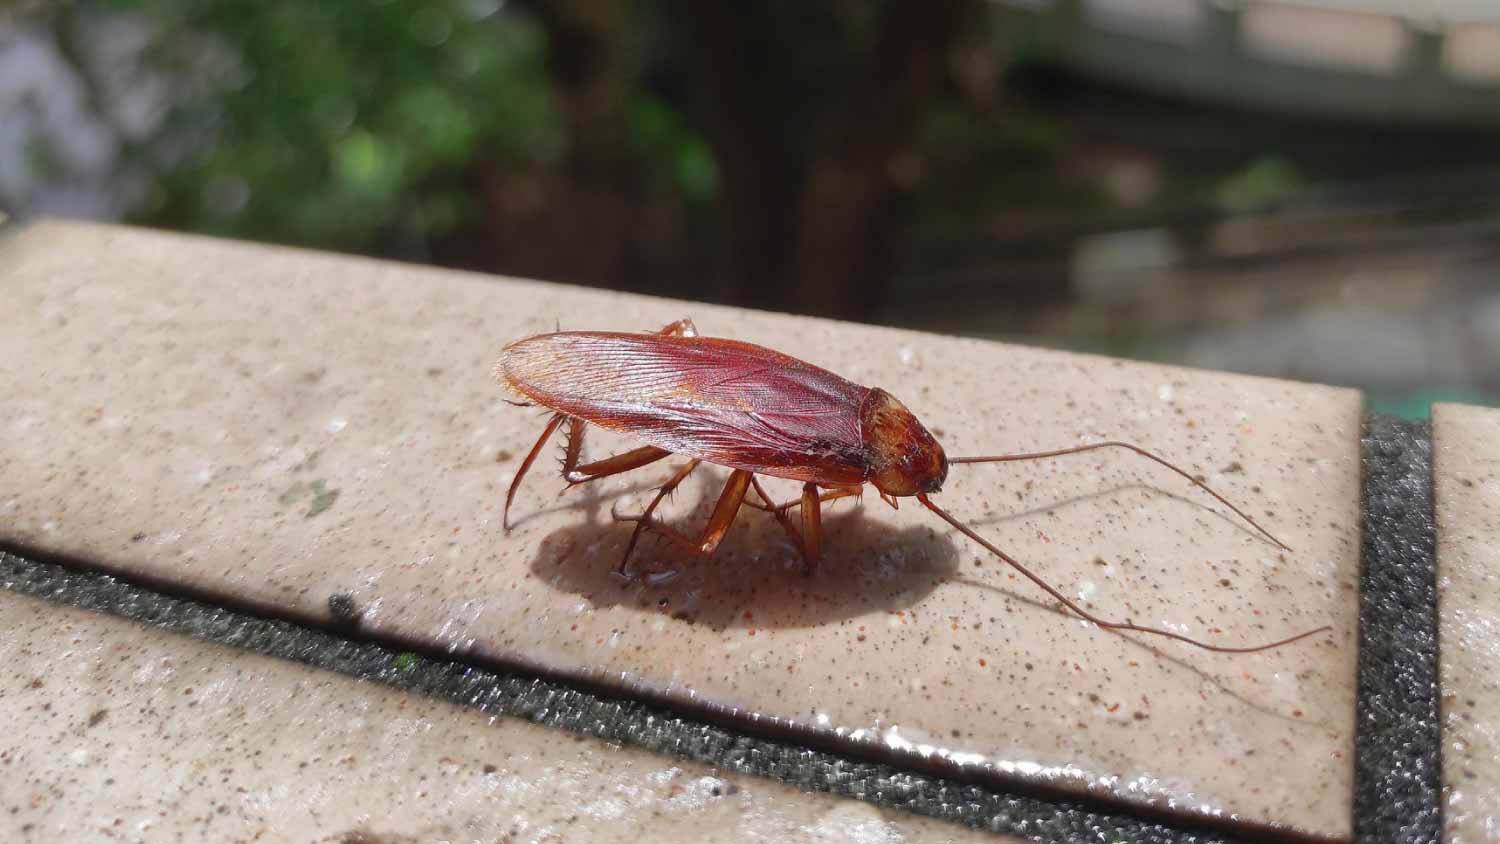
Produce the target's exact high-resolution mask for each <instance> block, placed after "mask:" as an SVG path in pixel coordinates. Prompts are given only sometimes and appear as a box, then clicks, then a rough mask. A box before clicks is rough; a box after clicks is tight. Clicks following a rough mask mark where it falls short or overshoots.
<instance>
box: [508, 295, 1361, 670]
mask: <svg viewBox="0 0 1500 844" xmlns="http://www.w3.org/2000/svg"><path fill="white" fill-rule="evenodd" d="M495 377H496V378H497V379H498V380H499V381H500V382H501V383H502V384H504V385H506V386H508V387H509V388H510V389H512V390H513V391H515V392H516V393H517V394H519V395H520V396H521V397H522V399H523V401H522V402H520V404H535V405H540V406H542V407H544V408H546V409H547V410H549V411H551V413H552V416H551V418H550V419H549V420H548V422H547V424H546V426H545V428H543V430H542V434H541V436H540V437H538V438H537V441H536V444H535V445H533V446H532V447H531V451H530V452H528V453H527V454H526V456H525V458H523V459H522V460H521V466H520V468H519V469H518V470H517V471H516V474H515V479H514V480H513V481H512V482H511V485H510V489H509V490H508V491H507V492H506V495H505V510H504V516H503V518H502V524H503V525H504V527H505V529H506V530H507V531H508V530H509V529H510V506H511V502H512V501H514V500H515V497H516V490H517V489H518V488H519V487H520V486H521V480H522V479H523V478H524V477H526V472H527V471H528V470H529V469H530V468H531V465H532V463H534V462H535V461H536V458H537V455H538V454H539V453H540V452H541V450H542V448H543V447H544V446H545V445H546V443H547V441H548V440H549V439H550V438H551V437H552V435H553V434H554V433H556V431H557V429H558V428H559V427H561V426H562V425H563V424H564V423H567V426H568V433H567V447H566V450H565V452H564V456H563V467H562V475H563V479H564V480H565V481H566V482H567V487H566V488H565V490H566V489H571V488H573V487H576V486H577V485H579V484H584V483H588V482H589V481H595V480H598V479H600V478H606V477H609V476H611V475H618V474H620V473H622V472H628V471H631V470H633V469H639V468H641V467H642V466H647V465H649V464H652V463H655V462H656V461H658V460H661V459H663V458H665V457H667V456H668V455H672V454H678V455H682V456H685V457H687V458H688V459H687V462H686V463H684V464H683V465H682V466H681V467H680V468H679V469H677V470H676V471H675V472H673V473H672V475H671V476H670V477H669V478H668V479H667V481H666V483H664V484H663V485H662V486H660V487H659V488H658V489H657V490H656V495H655V497H654V498H652V499H651V503H650V504H649V505H647V506H646V509H645V510H644V511H642V512H641V514H640V515H637V516H630V515H621V514H619V513H617V512H614V511H613V510H612V511H611V512H612V514H613V516H614V518H615V519H616V520H617V521H622V522H634V523H635V530H634V532H633V533H632V534H631V536H630V542H629V543H628V544H627V545H626V548H625V555H624V557H623V558H622V559H621V560H620V565H619V566H618V568H617V569H616V570H617V572H618V573H619V574H621V575H623V576H626V577H630V575H629V573H628V572H629V568H628V567H629V563H630V556H631V553H632V552H633V551H634V550H635V546H636V543H637V541H638V540H639V539H640V537H641V535H642V533H644V532H646V531H651V532H653V533H655V534H658V535H660V536H662V537H664V538H666V539H667V540H670V541H672V542H674V543H676V544H678V545H681V546H683V547H685V548H687V549H689V550H691V551H693V552H695V553H697V554H700V555H702V556H705V557H708V556H711V555H712V554H713V553H714V551H715V549H717V548H718V547H719V543H720V542H722V541H723V539H724V535H725V533H727V532H728V530H729V526H730V525H731V524H733V522H734V519H735V516H736V514H738V512H739V510H740V507H741V506H742V505H748V506H750V507H753V508H756V509H759V510H764V511H766V512H769V513H770V514H771V515H772V516H774V517H775V519H776V520H777V522H779V523H780V524H781V526H782V527H783V528H784V529H785V530H786V533H787V535H788V536H789V537H791V540H792V542H793V543H794V544H795V545H796V546H797V547H798V548H799V549H800V551H801V554H802V559H803V561H804V563H805V565H806V566H807V569H808V570H809V571H811V570H812V569H813V567H815V566H816V565H817V563H818V559H819V557H820V556H821V553H822V521H821V519H822V506H823V505H824V504H826V503H828V502H830V501H835V500H837V499H841V498H848V497H857V496H859V495H861V494H862V492H863V490H864V485H865V484H867V483H868V484H871V485H873V486H874V487H875V489H876V491H877V492H878V493H879V495H880V497H881V499H882V500H884V501H885V502H886V503H887V504H890V505H891V506H892V507H896V506H899V504H898V500H899V499H901V498H909V497H915V498H916V499H917V501H918V502H920V503H921V504H922V506H923V507H926V508H927V509H928V510H931V511H932V512H933V513H935V514H937V516H938V518H940V519H942V520H943V521H945V522H947V523H948V524H949V525H952V526H953V528H954V529H955V530H957V531H958V532H960V533H962V534H963V535H964V536H967V537H968V538H969V539H972V540H973V541H974V542H976V543H978V544H979V545H980V546H981V547H983V548H984V549H985V550H987V551H989V552H990V553H991V554H994V555H995V556H996V557H999V558H1000V559H1001V560H1003V561H1005V562H1006V563H1008V564H1009V565H1010V566H1012V567H1013V568H1015V570H1016V571H1018V572H1020V573H1021V574H1022V575H1024V576H1025V577H1026V578H1027V579H1028V580H1030V581H1031V582H1032V583H1035V584H1036V585H1037V586H1038V587H1040V588H1041V589H1042V590H1043V591H1045V592H1046V593H1047V594H1048V595H1051V596H1052V598H1053V599H1054V600H1056V601H1058V602H1060V603H1061V604H1062V605H1063V606H1065V607H1067V608H1068V609H1070V610H1072V611H1073V612H1075V613H1077V614H1078V615H1079V616H1080V617H1081V618H1084V619H1086V620H1088V621H1090V622H1092V623H1094V624H1096V625H1098V626H1099V627H1102V628H1106V629H1109V630H1120V631H1133V632H1137V633H1149V634H1152V635H1156V636H1165V637H1167V638H1170V639H1176V640H1178V641H1180V642H1186V643H1188V644H1190V645H1195V646H1197V647H1200V648H1203V649H1205V650H1210V651H1219V652H1223V653H1251V652H1254V651H1263V650H1268V649H1271V648H1276V647H1280V646H1282V645H1286V644H1290V643H1292V642H1295V641H1297V640H1299V639H1305V638H1307V637H1309V636H1313V635H1316V634H1318V633H1322V632H1324V631H1326V630H1330V629H1332V628H1330V627H1329V626H1327V625H1325V626H1323V627H1319V628H1316V629H1314V630H1308V631H1306V632H1303V633H1299V634H1297V635H1295V636H1288V637H1287V638H1285V639H1280V640H1278V641H1275V642H1270V643H1268V644H1264V645H1256V646H1253V647H1227V646H1223V645H1214V644H1211V643H1208V642H1202V641H1199V640H1197V639H1193V638H1191V637H1188V636H1184V635H1182V634H1180V633H1175V632H1172V631H1170V630H1162V629H1159V628H1155V627H1146V626H1142V625H1139V624H1133V623H1130V622H1122V621H1107V620H1105V619H1102V618H1099V617H1098V616H1096V615H1094V614H1093V613H1090V612H1088V611H1087V610H1085V609H1083V608H1082V607H1080V606H1078V604H1077V603H1075V602H1074V601H1072V600H1070V599H1069V598H1068V597H1067V596H1066V595H1064V594H1062V593H1061V592H1059V591H1058V590H1057V589H1055V588H1053V587H1052V586H1051V585H1050V584H1048V583H1047V582H1046V581H1045V580H1043V579H1042V578H1041V577H1039V576H1038V575H1037V574H1035V573H1034V572H1032V571H1031V569H1029V568H1027V567H1026V566H1025V565H1022V564H1021V562H1020V561H1019V560H1017V559H1015V558H1014V557H1012V556H1011V555H1009V554H1007V553H1005V552H1004V551H1002V550H1000V549H999V548H998V547H996V546H995V545H994V544H993V543H991V542H990V541H989V540H987V539H985V538H984V537H982V536H980V535H979V534H978V533H977V532H975V531H974V530H973V529H972V528H970V527H969V526H968V525H966V524H964V523H963V522H960V521H959V520H958V519H957V518H955V517H954V516H953V515H951V514H950V513H948V511H946V510H944V509H942V508H941V507H939V506H938V505H937V504H935V503H933V501H932V498H931V497H930V496H932V495H933V494H935V493H937V492H938V491H940V490H941V489H942V488H943V482H944V480H945V479H946V478H947V477H948V467H949V466H952V465H955V464H971V463H1000V462H1009V461H1019V460H1039V459H1042V458H1048V457H1060V456H1063V455H1068V454H1078V453H1081V452H1085V451H1093V450H1095V449H1102V448H1119V449H1125V450H1128V451H1131V452H1133V453H1135V454H1137V455H1140V456H1141V457H1144V458H1146V459H1148V460H1152V461H1154V462H1156V463H1158V464H1160V465H1162V466H1164V467H1166V468H1167V469H1170V470H1171V471H1173V472H1176V473H1177V474H1178V475H1181V476H1182V477H1184V478H1186V479H1187V480H1188V481H1189V482H1191V483H1192V484H1193V485H1194V486H1197V487H1198V488H1200V489H1202V490H1203V491H1204V492H1206V493H1207V494H1208V495H1210V496H1212V497H1213V498H1214V499H1215V500H1217V501H1218V502H1219V503H1220V504H1222V505H1224V506H1225V507H1228V508H1229V509H1230V510H1232V511H1233V512H1234V513H1235V514H1236V515H1238V516H1239V517H1240V518H1242V519H1244V520H1245V521H1246V522H1248V523H1249V524H1250V525H1251V526H1253V527H1254V528H1255V529H1256V531H1258V532H1259V533H1260V534H1261V535H1262V536H1264V537H1265V538H1266V539H1267V540H1268V541H1270V542H1272V543H1274V544H1275V545H1277V546H1278V547H1280V548H1282V549H1284V550H1287V551H1290V550H1291V549H1290V548H1288V547H1287V545H1286V544H1285V543H1283V542H1282V541H1281V540H1279V539H1277V538H1276V537H1275V536H1273V535H1272V534H1271V532H1270V531H1268V530H1266V529H1265V528H1263V527H1261V526H1260V524H1259V523H1257V522H1256V521H1255V520H1254V519H1252V518H1251V517H1250V516H1249V515H1248V514H1246V513H1245V512H1244V511H1243V510H1241V509H1240V508H1238V507H1236V506H1235V505H1233V504H1232V503H1230V502H1229V501H1228V500H1227V499H1225V498H1224V497H1223V496H1222V495H1220V494H1218V493H1217V492H1215V491H1214V490H1212V489H1210V488H1209V487H1208V485H1207V484H1205V483H1203V482H1202V481H1201V480H1199V479H1197V478H1195V477H1193V476H1192V475H1189V474H1188V473H1187V472H1185V471H1183V470H1182V469H1180V468H1178V467H1177V466H1176V465H1174V464H1172V463H1170V462H1169V461H1167V460H1166V459H1164V458H1162V457H1160V456H1158V455H1156V454H1153V453H1152V452H1150V451H1147V450H1146V449H1144V448H1141V447H1140V446H1136V445H1132V444H1130V443H1126V442H1116V441H1110V442H1098V443H1090V444H1087V445H1079V446H1073V447H1071V448H1060V449H1056V450H1053V451H1041V452H1033V453H1027V454H1001V455H992V456H983V457H948V456H946V455H945V454H944V453H943V447H942V446H941V445H939V444H938V442H937V440H936V439H934V438H933V436H932V434H931V433H930V432H929V431H928V430H927V428H925V427H924V426H923V425H922V423H921V422H919V421H918V420H917V417H916V416H915V415H913V414H912V412H911V411H910V410H907V409H906V406H905V405H903V404H902V403H901V402H900V401H898V400H897V399H896V397H895V396H892V395H891V394H890V393H888V392H886V391H885V390H882V389H880V388H879V387H863V386H860V385H858V384H855V383H853V382H850V381H848V380H846V379H844V378H841V377H840V376H838V375H835V374H834V373H832V372H829V371H827V370H825V369H820V368H819V367H816V366H813V365H812V364H810V363H806V362H804V361H801V360H798V359H796V358H794V357H791V356H789V355H784V354H782V353H780V352H776V351H772V350H771V349H767V348H764V347H761V346H756V345H752V344H750V343H743V342H740V341H737V340H727V339H722V338H716V337H701V336H699V335H698V330H697V328H696V327H694V325H693V323H692V321H691V320H688V319H682V320H678V321H676V322H673V323H671V324H670V325H668V326H666V327H665V328H663V329H662V330H660V331H658V332H655V333H628V332H616V331H555V332H553V333H550V334H538V335H535V336H532V337H526V338H523V339H520V340H517V341H515V342H513V343H511V344H510V345H508V346H506V347H505V350H504V351H503V352H502V353H501V355H500V360H499V361H498V362H497V363H496V364H495ZM591 424H592V425H598V426H599V427H601V428H604V429H606V430H610V431H615V432H618V433H622V434H627V435H629V436H632V437H635V438H636V439H639V440H641V441H642V442H644V443H645V445H642V446H640V447H639V448H635V449H632V450H629V451H625V452H622V453H620V454H616V455H614V456H612V457H607V458H605V459H603V460H597V461H594V462H591V463H585V464H583V465H579V459H580V455H581V454H582V450H583V437H584V430H585V429H586V428H587V427H588V426H589V425H591ZM703 463H712V464H716V465H719V466H724V467H726V468H728V469H730V470H732V471H731V474H730V476H729V480H728V481H727V482H726V483H725V485H724V491H723V492H722V493H720V495H719V499H718V503H717V504H715V505H714V509H713V514H712V515H711V516H710V517H709V520H708V525H707V526H706V527H705V528H704V529H703V532H702V533H701V534H700V535H698V536H697V537H691V536H688V535H686V534H684V533H681V532H679V531H677V530H675V529H673V528H671V527H669V526H667V525H665V524H663V523H662V522H661V521H660V520H659V519H657V518H655V517H654V516H653V514H654V513H655V511H656V508H657V505H659V504H660V503H661V501H662V499H663V498H665V497H666V496H667V495H669V494H671V492H672V491H673V490H675V489H676V488H677V487H678V486H679V485H681V484H682V482H683V481H685V480H686V479H687V477H688V475H690V474H692V472H693V470H694V469H696V468H698V466H699V465H700V464H703ZM756 475H770V476H772V477H778V478H787V479H790V480H793V481H801V482H802V496H801V498H799V499H796V500H793V501H789V502H786V503H784V504H776V503H774V502H773V501H772V500H771V497H770V496H769V495H768V494H767V493H766V491H765V489H764V488H763V487H762V486H761V484H760V481H759V480H758V479H757V478H756ZM751 490H754V492H755V494H756V496H757V497H759V498H760V501H759V502H757V501H753V500H750V498H749V492H750V491H751ZM794 509H800V511H801V512H800V517H801V518H800V520H799V521H800V523H801V525H800V528H799V526H798V525H797V524H796V523H794V521H793V519H792V517H791V515H790V513H791V511H792V510H794Z"/></svg>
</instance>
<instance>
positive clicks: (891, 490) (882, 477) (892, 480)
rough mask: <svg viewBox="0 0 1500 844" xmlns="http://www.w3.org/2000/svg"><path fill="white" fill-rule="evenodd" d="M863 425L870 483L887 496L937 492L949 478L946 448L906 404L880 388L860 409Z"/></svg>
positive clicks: (876, 389)
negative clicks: (868, 458)
mask: <svg viewBox="0 0 1500 844" xmlns="http://www.w3.org/2000/svg"><path fill="white" fill-rule="evenodd" d="M859 415H860V425H861V427H862V428H863V433H864V441H865V445H866V446H868V447H869V449H870V457H871V467H870V478H869V480H870V483H872V484H874V485H875V488H876V489H878V490H880V491H881V492H883V493H885V494H886V495H897V496H907V495H916V494H917V493H919V492H937V491H938V490H940V489H942V488H943V481H944V480H945V479H946V478H947V477H948V458H947V456H946V455H944V454H943V447H942V446H940V445H938V442H937V440H935V439H933V438H932V434H929V433H928V432H927V429H926V428H924V427H922V423H921V422H918V421H917V417H916V416H914V415H913V414H912V412H911V411H910V410H907V409H906V405H904V404H902V403H901V402H899V401H897V400H896V397H895V396H893V395H891V394H890V393H887V392H886V391H885V390H882V389H880V388H879V387H876V388H874V389H872V390H870V394H869V395H868V396H866V397H865V403H864V405H863V406H861V407H860V411H859Z"/></svg>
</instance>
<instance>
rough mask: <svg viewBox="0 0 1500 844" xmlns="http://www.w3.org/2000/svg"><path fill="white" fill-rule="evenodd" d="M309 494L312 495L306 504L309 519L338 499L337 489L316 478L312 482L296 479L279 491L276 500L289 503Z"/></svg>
mask: <svg viewBox="0 0 1500 844" xmlns="http://www.w3.org/2000/svg"><path fill="white" fill-rule="evenodd" d="M309 495H311V496H312V500H311V502H310V503H309V504H308V506H307V518H309V519H311V518H312V517H313V516H316V515H318V514H319V513H321V512H323V511H324V510H327V509H328V508H329V507H332V506H333V502H334V501H336V500H338V497H339V491H338V490H337V489H329V488H328V485H327V483H326V482H324V481H322V480H316V481H313V482H312V483H306V482H304V481H297V482H296V483H294V484H292V485H291V486H289V487H287V488H286V491H285V492H283V493H281V496H280V497H279V498H278V499H277V500H278V501H280V502H281V503H282V504H285V505H291V504H293V503H295V502H297V501H299V500H301V499H303V498H306V497H308V496H309Z"/></svg>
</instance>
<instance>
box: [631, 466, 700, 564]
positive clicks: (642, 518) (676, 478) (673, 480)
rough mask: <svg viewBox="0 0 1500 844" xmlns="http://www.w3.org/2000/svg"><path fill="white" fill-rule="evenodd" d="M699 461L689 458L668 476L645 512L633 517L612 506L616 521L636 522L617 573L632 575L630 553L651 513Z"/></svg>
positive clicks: (685, 478)
mask: <svg viewBox="0 0 1500 844" xmlns="http://www.w3.org/2000/svg"><path fill="white" fill-rule="evenodd" d="M699 462H700V461H697V460H689V461H688V462H686V463H684V464H682V468H681V469H678V470H677V471H676V472H675V473H674V474H673V475H672V477H670V478H668V479H667V482H666V483H664V484H662V485H661V488H659V489H658V490H657V491H656V496H655V497H654V498H652V499H651V503H650V504H648V505H647V506H646V510H645V512H643V513H641V515H639V516H633V517H632V516H621V515H620V514H619V513H617V512H615V510H614V508H613V507H611V508H610V511H609V514H610V515H611V516H613V517H614V520H615V521H617V522H629V521H633V522H635V523H636V525H635V532H634V533H632V534H630V542H629V543H628V544H626V546H625V556H623V557H621V558H620V565H619V566H618V567H616V568H615V573H616V574H619V575H622V576H624V577H626V578H629V577H630V575H629V574H627V573H626V571H625V569H626V568H627V567H628V566H629V565H630V555H631V553H632V552H633V551H635V544H636V543H637V542H639V541H640V538H641V534H642V533H643V532H644V531H645V530H646V527H647V525H649V524H650V523H651V514H652V513H653V512H655V511H656V506H657V505H658V504H660V503H661V500H662V499H663V498H666V497H667V496H668V495H671V494H672V491H673V490H675V489H677V487H678V486H679V485H681V484H682V482H683V481H685V480H687V476H688V475H691V474H692V473H693V470H694V469H696V468H698V463H699Z"/></svg>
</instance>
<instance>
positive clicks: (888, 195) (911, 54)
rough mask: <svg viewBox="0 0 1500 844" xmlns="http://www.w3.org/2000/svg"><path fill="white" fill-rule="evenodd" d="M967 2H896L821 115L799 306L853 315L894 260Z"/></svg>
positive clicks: (806, 198)
mask: <svg viewBox="0 0 1500 844" xmlns="http://www.w3.org/2000/svg"><path fill="white" fill-rule="evenodd" d="M969 5H970V4H969V3H968V2H967V0H930V1H924V0H899V2H896V3H895V4H893V5H892V6H891V7H890V8H889V9H888V10H887V11H886V13H885V15H884V18H883V19H882V20H881V22H880V30H879V35H878V38H877V41H876V44H875V48H874V50H873V52H872V53H871V55H870V58H869V62H868V65H867V66H866V68H865V72H864V74H863V75H862V76H861V77H860V78H859V79H858V81H857V82H856V87H855V90H853V91H851V92H850V96H849V98H848V100H847V106H846V107H845V108H843V109H842V110H838V111H834V112H833V113H831V114H829V115H828V118H827V120H826V122H825V124H824V126H823V131H822V132H821V133H820V136H819V138H818V142H817V144H816V146H815V147H814V149H813V156H812V162H811V165H810V166H809V169H808V174H807V179H806V182H805V185H804V187H803V193H802V197H801V203H800V207H799V208H798V210H797V219H798V220H799V221H800V223H801V228H800V231H799V232H798V239H797V243H796V245H795V248H796V254H795V256H794V261H795V263H794V267H795V270H796V276H797V279H798V281H799V282H800V284H801V286H802V291H803V297H804V299H803V302H802V305H803V307H804V308H805V309H806V310H808V311H809V312H811V313H815V314H822V315H827V316H837V317H850V318H859V317H861V316H865V315H868V314H869V313H871V312H872V311H873V310H874V309H875V308H877V307H878V306H879V305H880V303H881V299H882V297H883V295H884V292H885V289H886V285H887V284H888V283H889V281H890V276H891V274H892V272H893V271H894V269H895V263H896V262H897V261H898V260H899V257H900V248H899V247H900V243H899V241H901V240H902V239H903V238H902V234H903V233H902V226H901V221H902V214H901V209H900V205H901V201H902V198H903V194H904V193H905V192H906V191H907V190H909V189H910V188H911V187H912V186H913V185H914V183H915V182H916V180H917V179H919V178H920V170H921V167H922V161H921V156H920V153H919V147H918V142H919V140H920V138H919V135H920V133H921V129H922V120H923V117H924V116H925V115H926V113H927V110H928V108H929V107H930V106H931V103H932V101H933V99H934V98H935V97H936V96H937V94H938V93H939V91H940V90H941V86H942V84H943V81H944V78H945V76H946V74H947V63H948V58H949V55H950V50H951V47H952V45H953V43H954V41H955V39H956V37H957V34H958V32H959V28H960V24H961V23H962V22H963V21H964V19H965V17H966V15H965V12H966V9H967V8H968V7H969Z"/></svg>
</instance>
